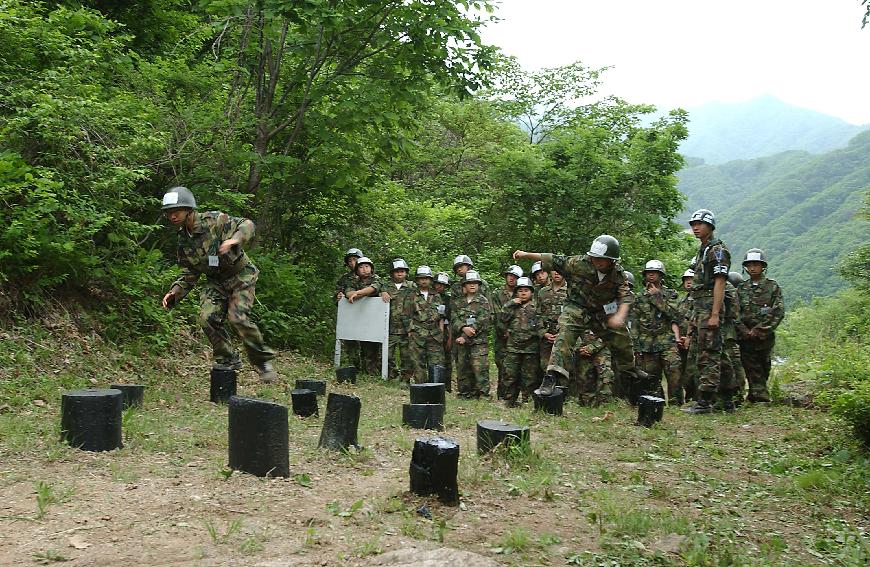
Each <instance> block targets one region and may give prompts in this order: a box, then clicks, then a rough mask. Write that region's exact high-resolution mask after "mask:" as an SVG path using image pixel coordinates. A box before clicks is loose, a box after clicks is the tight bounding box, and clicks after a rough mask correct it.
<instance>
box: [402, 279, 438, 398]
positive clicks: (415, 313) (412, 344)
mask: <svg viewBox="0 0 870 567" xmlns="http://www.w3.org/2000/svg"><path fill="white" fill-rule="evenodd" d="M432 279H433V278H432V269H431V268H430V267H429V266H420V267H418V268H417V272H416V274H415V276H414V282H415V283H416V284H417V286H416V289H413V290H409V291H408V292H407V293H406V294H405V298H404V306H403V314H402V318H403V324H404V325H403V326H404V327H405V328H406V329H408V357H409V359H410V360H409V362H410V363H411V366H412V368H413V376H414V381H415V382H416V383H417V384H422V383H424V382H426V381H427V380H428V378H429V365H430V364H438V365H440V366H444V344H443V340H444V320H443V315H442V314H443V313H444V312H445V307H444V304H443V303H442V299H441V295H440V294H438V293H436V292H435V290H433V289H431V287H432Z"/></svg>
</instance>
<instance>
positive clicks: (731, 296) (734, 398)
mask: <svg viewBox="0 0 870 567" xmlns="http://www.w3.org/2000/svg"><path fill="white" fill-rule="evenodd" d="M741 281H743V277H742V276H741V275H740V274H739V273H738V272H728V282H727V283H726V284H725V317H724V318H723V320H722V352H723V354H724V355H725V356H724V357H723V358H722V373H721V377H720V379H719V392H718V397H719V401H718V402H716V408H717V409H721V410H723V411H728V412H730V411H734V409H735V408H736V407H737V406H739V405H740V403H741V402H742V401H743V396H744V393H745V384H746V373H745V371H744V370H743V362H742V361H741V357H740V345H739V344H738V343H737V321H738V320H739V319H740V298H739V297H738V296H737V288H736V287H735V286H736V285H737V284H739V283H740V282H741Z"/></svg>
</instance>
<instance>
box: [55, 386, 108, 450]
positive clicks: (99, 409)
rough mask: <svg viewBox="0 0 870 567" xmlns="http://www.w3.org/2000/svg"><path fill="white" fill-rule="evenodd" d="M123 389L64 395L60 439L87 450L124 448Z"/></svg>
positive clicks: (66, 393)
mask: <svg viewBox="0 0 870 567" xmlns="http://www.w3.org/2000/svg"><path fill="white" fill-rule="evenodd" d="M123 404H124V395H123V394H122V393H121V391H120V390H111V389H110V390H96V389H91V390H72V391H69V392H64V393H63V394H62V395H61V398H60V408H61V409H60V413H61V418H60V440H61V442H66V443H69V445H70V446H71V447H76V448H79V449H82V450H85V451H111V450H112V449H120V448H121V447H123V446H124V445H123V443H122V442H121V411H122V407H123Z"/></svg>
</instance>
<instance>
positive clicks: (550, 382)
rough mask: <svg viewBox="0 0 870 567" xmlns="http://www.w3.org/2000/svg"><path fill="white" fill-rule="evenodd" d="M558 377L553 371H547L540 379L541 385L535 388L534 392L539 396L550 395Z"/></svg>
mask: <svg viewBox="0 0 870 567" xmlns="http://www.w3.org/2000/svg"><path fill="white" fill-rule="evenodd" d="M558 379H559V377H558V376H557V375H556V373H555V372H547V373H546V374H545V375H544V379H543V381H541V387H540V388H538V389H537V390H535V393H537V394H538V395H539V396H541V397H546V396H552V395H553V390H554V389H555V388H556V382H557V381H558Z"/></svg>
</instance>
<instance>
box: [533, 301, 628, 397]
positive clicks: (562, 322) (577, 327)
mask: <svg viewBox="0 0 870 567" xmlns="http://www.w3.org/2000/svg"><path fill="white" fill-rule="evenodd" d="M559 328H560V330H559V334H558V335H557V336H556V342H555V343H554V344H553V351H552V353H551V354H550V362H549V364H548V365H547V372H555V373H557V374H559V375H560V376H561V378H560V380H561V381H563V383H565V382H567V381H568V378H569V371H568V368H570V367H571V363H572V360H573V357H574V348H575V346H576V345H577V341H578V340H580V339H581V338H582V337H583V333H584V332H585V331H586V330H587V329H591V330H592V332H593V333H595V336H597V337H598V338H600V339H601V340H603V341H604V344H605V345H607V348H608V349H609V350H610V361H611V364H612V367H613V372H614V384H613V388H614V390H613V393H614V395H615V394H617V393H618V392H619V391H621V390H624V389H625V387H624V386H623V383H626V384H627V383H630V382H631V381H632V380H634V378H633V377H632V376H631V375H626V372H629V371H631V370H632V369H633V368H634V352H633V351H632V345H631V337H629V336H628V330H627V329H626V328H625V327H621V328H619V329H611V328H609V327H605V326H604V325H603V324H602V323H601V322H600V321H599V320H598V319H594V318H590V317H589V316H588V315H587V314H585V313H583V312H582V311H580V310H579V309H578V308H576V307H569V306H566V307H565V310H564V311H563V312H562V314H561V315H560V316H559Z"/></svg>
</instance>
